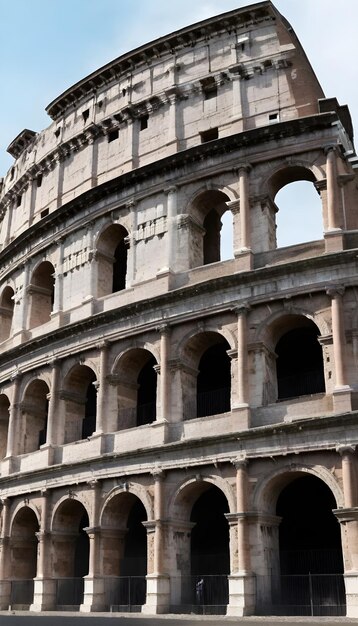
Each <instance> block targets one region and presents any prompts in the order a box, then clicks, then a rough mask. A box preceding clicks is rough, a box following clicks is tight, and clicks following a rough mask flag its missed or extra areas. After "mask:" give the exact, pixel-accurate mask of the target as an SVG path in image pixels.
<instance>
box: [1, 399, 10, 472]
mask: <svg viewBox="0 0 358 626" xmlns="http://www.w3.org/2000/svg"><path fill="white" fill-rule="evenodd" d="M9 409H10V402H9V399H8V397H7V396H6V395H5V394H4V393H2V394H0V460H1V459H4V458H5V456H6V449H7V435H8V429H9Z"/></svg>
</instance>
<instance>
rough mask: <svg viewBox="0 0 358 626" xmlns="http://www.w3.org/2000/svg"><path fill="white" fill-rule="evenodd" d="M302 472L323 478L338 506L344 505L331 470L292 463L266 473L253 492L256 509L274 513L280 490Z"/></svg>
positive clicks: (340, 491)
mask: <svg viewBox="0 0 358 626" xmlns="http://www.w3.org/2000/svg"><path fill="white" fill-rule="evenodd" d="M302 474H310V475H312V476H316V477H317V478H319V479H320V480H322V481H323V482H324V483H325V484H326V485H327V487H328V488H329V489H330V490H331V491H332V493H333V496H334V498H335V500H336V502H337V507H338V508H341V507H343V506H344V496H343V492H342V490H341V488H340V486H339V484H338V483H337V481H336V479H335V478H334V476H333V475H332V472H331V471H329V470H328V469H327V468H326V467H323V466H321V465H305V464H303V463H291V464H290V465H284V466H282V467H280V468H278V469H277V468H275V469H274V470H272V471H271V472H266V473H265V476H264V478H263V480H261V481H260V482H259V483H258V484H257V485H256V487H255V489H254V492H253V507H254V509H255V510H258V511H264V512H265V513H269V514H272V515H273V514H274V513H275V510H276V502H277V498H278V495H279V493H280V491H281V490H282V489H283V488H284V487H285V486H286V485H287V484H289V483H290V482H291V481H292V480H294V478H295V477H297V476H298V475H302Z"/></svg>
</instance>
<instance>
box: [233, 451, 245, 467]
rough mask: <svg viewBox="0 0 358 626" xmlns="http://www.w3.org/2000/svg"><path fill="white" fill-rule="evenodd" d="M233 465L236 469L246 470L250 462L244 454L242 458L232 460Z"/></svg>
mask: <svg viewBox="0 0 358 626" xmlns="http://www.w3.org/2000/svg"><path fill="white" fill-rule="evenodd" d="M231 463H232V464H233V466H234V467H235V468H236V469H244V468H245V467H247V465H248V463H249V461H248V459H247V457H246V454H243V455H242V456H237V457H236V458H235V459H232V460H231Z"/></svg>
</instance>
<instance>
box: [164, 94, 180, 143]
mask: <svg viewBox="0 0 358 626" xmlns="http://www.w3.org/2000/svg"><path fill="white" fill-rule="evenodd" d="M165 95H166V97H167V99H168V103H169V111H168V141H167V145H173V147H174V149H175V152H176V151H177V149H178V147H179V141H178V121H177V102H178V100H179V98H178V95H179V94H178V87H176V86H173V87H170V88H169V89H167V90H166V91H165Z"/></svg>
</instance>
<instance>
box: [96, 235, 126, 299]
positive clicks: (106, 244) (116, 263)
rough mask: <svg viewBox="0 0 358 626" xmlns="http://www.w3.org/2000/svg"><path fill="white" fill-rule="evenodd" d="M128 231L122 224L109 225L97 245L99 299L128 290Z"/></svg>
mask: <svg viewBox="0 0 358 626" xmlns="http://www.w3.org/2000/svg"><path fill="white" fill-rule="evenodd" d="M127 237H128V231H127V230H126V229H125V228H124V226H122V225H121V224H110V225H107V226H106V227H105V228H104V229H103V230H102V231H101V233H100V234H99V236H98V238H97V243H96V250H97V262H98V289H97V293H98V297H99V298H101V297H103V296H107V295H109V294H110V293H115V292H117V291H122V290H123V289H125V288H126V275H127Z"/></svg>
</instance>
